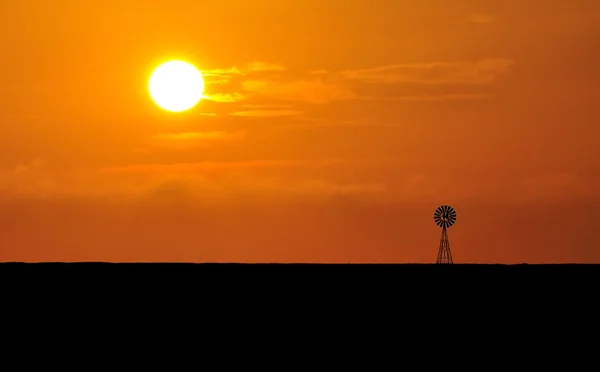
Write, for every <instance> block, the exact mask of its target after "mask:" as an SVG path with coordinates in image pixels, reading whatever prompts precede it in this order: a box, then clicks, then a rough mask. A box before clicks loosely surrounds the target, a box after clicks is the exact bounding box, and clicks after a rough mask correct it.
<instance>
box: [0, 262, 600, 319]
mask: <svg viewBox="0 0 600 372" xmlns="http://www.w3.org/2000/svg"><path fill="white" fill-rule="evenodd" d="M599 279H600V265H596V264H594V265H592V264H556V265H530V264H520V265H483V264H477V265H475V264H473V265H470V264H453V265H435V264H216V263H207V264H186V263H139V264H136V263H119V264H116V263H3V264H0V285H1V286H2V289H3V291H4V293H5V294H7V293H8V292H10V293H12V294H14V295H16V296H17V297H19V298H21V297H23V296H25V297H27V298H56V296H57V295H58V294H59V293H61V294H62V293H65V292H66V293H68V298H69V299H80V298H82V297H87V298H93V301H104V300H101V299H105V300H106V301H111V300H110V299H109V298H119V300H117V302H118V303H119V302H120V301H123V303H125V302H127V303H132V301H133V302H135V301H138V299H144V300H145V301H146V300H148V299H151V301H153V302H154V301H156V303H162V302H163V301H166V302H165V303H167V304H168V303H171V302H169V301H177V302H179V301H184V302H186V303H187V302H189V303H190V304H194V305H193V306H197V305H196V304H207V303H211V304H212V303H213V302H207V301H208V300H207V296H209V297H216V298H219V301H230V300H232V299H233V300H235V301H238V302H239V301H241V302H239V306H242V307H247V306H255V305H257V304H262V303H265V302H272V301H276V302H277V303H279V301H282V299H285V301H286V302H285V303H289V302H290V301H291V303H295V304H300V303H302V304H307V303H309V302H310V303H313V304H314V305H313V306H317V307H322V306H325V305H324V304H325V303H328V304H330V305H331V304H334V303H337V302H338V301H343V302H344V303H350V304H352V305H351V306H353V307H357V306H358V307H359V306H362V304H374V303H379V304H382V303H383V304H387V305H385V306H393V307H398V306H400V307H403V306H409V307H411V306H414V305H415V304H417V303H418V304H425V303H426V302H428V301H431V300H434V301H437V302H438V303H441V302H440V301H450V302H451V304H450V305H448V304H447V305H448V306H457V305H458V304H459V303H463V302H472V303H475V304H476V306H478V307H479V306H484V307H488V306H492V307H495V306H502V307H504V306H506V305H507V304H508V303H511V302H512V303H514V304H516V305H515V306H518V308H519V309H521V308H523V306H525V303H529V304H536V303H553V304H556V306H558V305H560V304H563V303H570V304H574V303H581V302H585V303H587V302H590V303H592V302H594V303H595V294H596V293H597V285H598V283H600V280H599ZM61 296H62V295H61ZM97 296H100V297H97ZM60 298H63V297H60ZM163 299H166V300H163ZM44 301H45V300H44ZM53 301H56V300H53ZM211 301H212V300H211ZM414 301H417V302H414ZM457 301H460V302H457ZM540 301H542V302H540ZM565 301H567V302H565ZM153 306H154V305H153ZM156 306H158V305H156ZM161 306H162V305H161ZM190 306H191V305H190ZM202 306H204V305H202ZM236 306H237V305H236ZM278 306H279V305H278ZM303 306H304V305H303ZM328 306H329V305H328ZM348 306H350V305H348ZM527 306H530V305H527ZM536 306H537V305H536ZM560 306H562V305H560Z"/></svg>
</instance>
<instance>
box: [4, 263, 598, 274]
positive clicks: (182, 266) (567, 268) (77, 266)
mask: <svg viewBox="0 0 600 372" xmlns="http://www.w3.org/2000/svg"><path fill="white" fill-rule="evenodd" d="M232 269H233V270H277V271H281V272H290V270H319V271H320V272H326V271H329V270H336V271H338V272H339V270H343V271H342V272H353V271H355V270H358V271H359V272H360V271H362V272H398V273H402V272H414V273H419V272H423V273H431V272H440V271H443V272H456V273H459V272H466V273H487V272H539V273H542V272H544V273H559V272H563V273H564V272H598V273H600V264H511V265H506V264H452V265H436V264H377V263H374V264H354V263H347V264H346V263H340V264H312V263H108V262H73V263H67V262H48V263H22V262H5V263H0V272H80V271H84V272H90V273H92V272H114V271H120V272H127V271H131V270H133V271H137V272H148V273H153V272H160V271H174V272H175V271H176V272H201V271H207V270H232ZM292 272H293V271H292Z"/></svg>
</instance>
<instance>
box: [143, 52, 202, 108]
mask: <svg viewBox="0 0 600 372" xmlns="http://www.w3.org/2000/svg"><path fill="white" fill-rule="evenodd" d="M148 90H149V91H150V97H152V100H153V101H154V102H155V103H156V104H157V105H158V106H160V107H161V108H163V109H165V110H167V111H171V112H181V111H185V110H189V109H191V108H192V107H194V106H196V104H197V103H198V102H199V101H200V99H201V98H202V94H203V93H204V78H203V77H202V74H201V73H200V71H198V69H196V68H195V67H194V66H193V65H191V64H189V63H187V62H183V61H176V60H174V61H169V62H165V63H163V64H161V65H160V66H158V67H157V68H156V69H155V70H154V71H153V72H152V74H151V75H150V79H149V80H148Z"/></svg>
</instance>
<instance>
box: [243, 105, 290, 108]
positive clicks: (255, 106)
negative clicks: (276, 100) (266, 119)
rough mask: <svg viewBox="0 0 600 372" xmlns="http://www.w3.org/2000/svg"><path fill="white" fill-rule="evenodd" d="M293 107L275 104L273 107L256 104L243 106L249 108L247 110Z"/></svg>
mask: <svg viewBox="0 0 600 372" xmlns="http://www.w3.org/2000/svg"><path fill="white" fill-rule="evenodd" d="M291 107H293V106H292V105H278V104H273V105H256V104H245V105H242V108H247V109H286V108H291Z"/></svg>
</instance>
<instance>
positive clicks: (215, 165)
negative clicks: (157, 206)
mask: <svg viewBox="0 0 600 372" xmlns="http://www.w3.org/2000/svg"><path fill="white" fill-rule="evenodd" d="M341 162H342V161H341V160H338V159H323V160H252V161H231V162H219V161H203V162H191V163H170V164H162V163H153V164H137V165H127V166H113V167H107V168H103V169H102V170H101V172H102V173H196V172H211V171H212V172H214V171H217V172H219V171H229V170H249V169H261V168H266V169H279V168H290V167H306V166H328V165H334V164H339V163H341Z"/></svg>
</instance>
